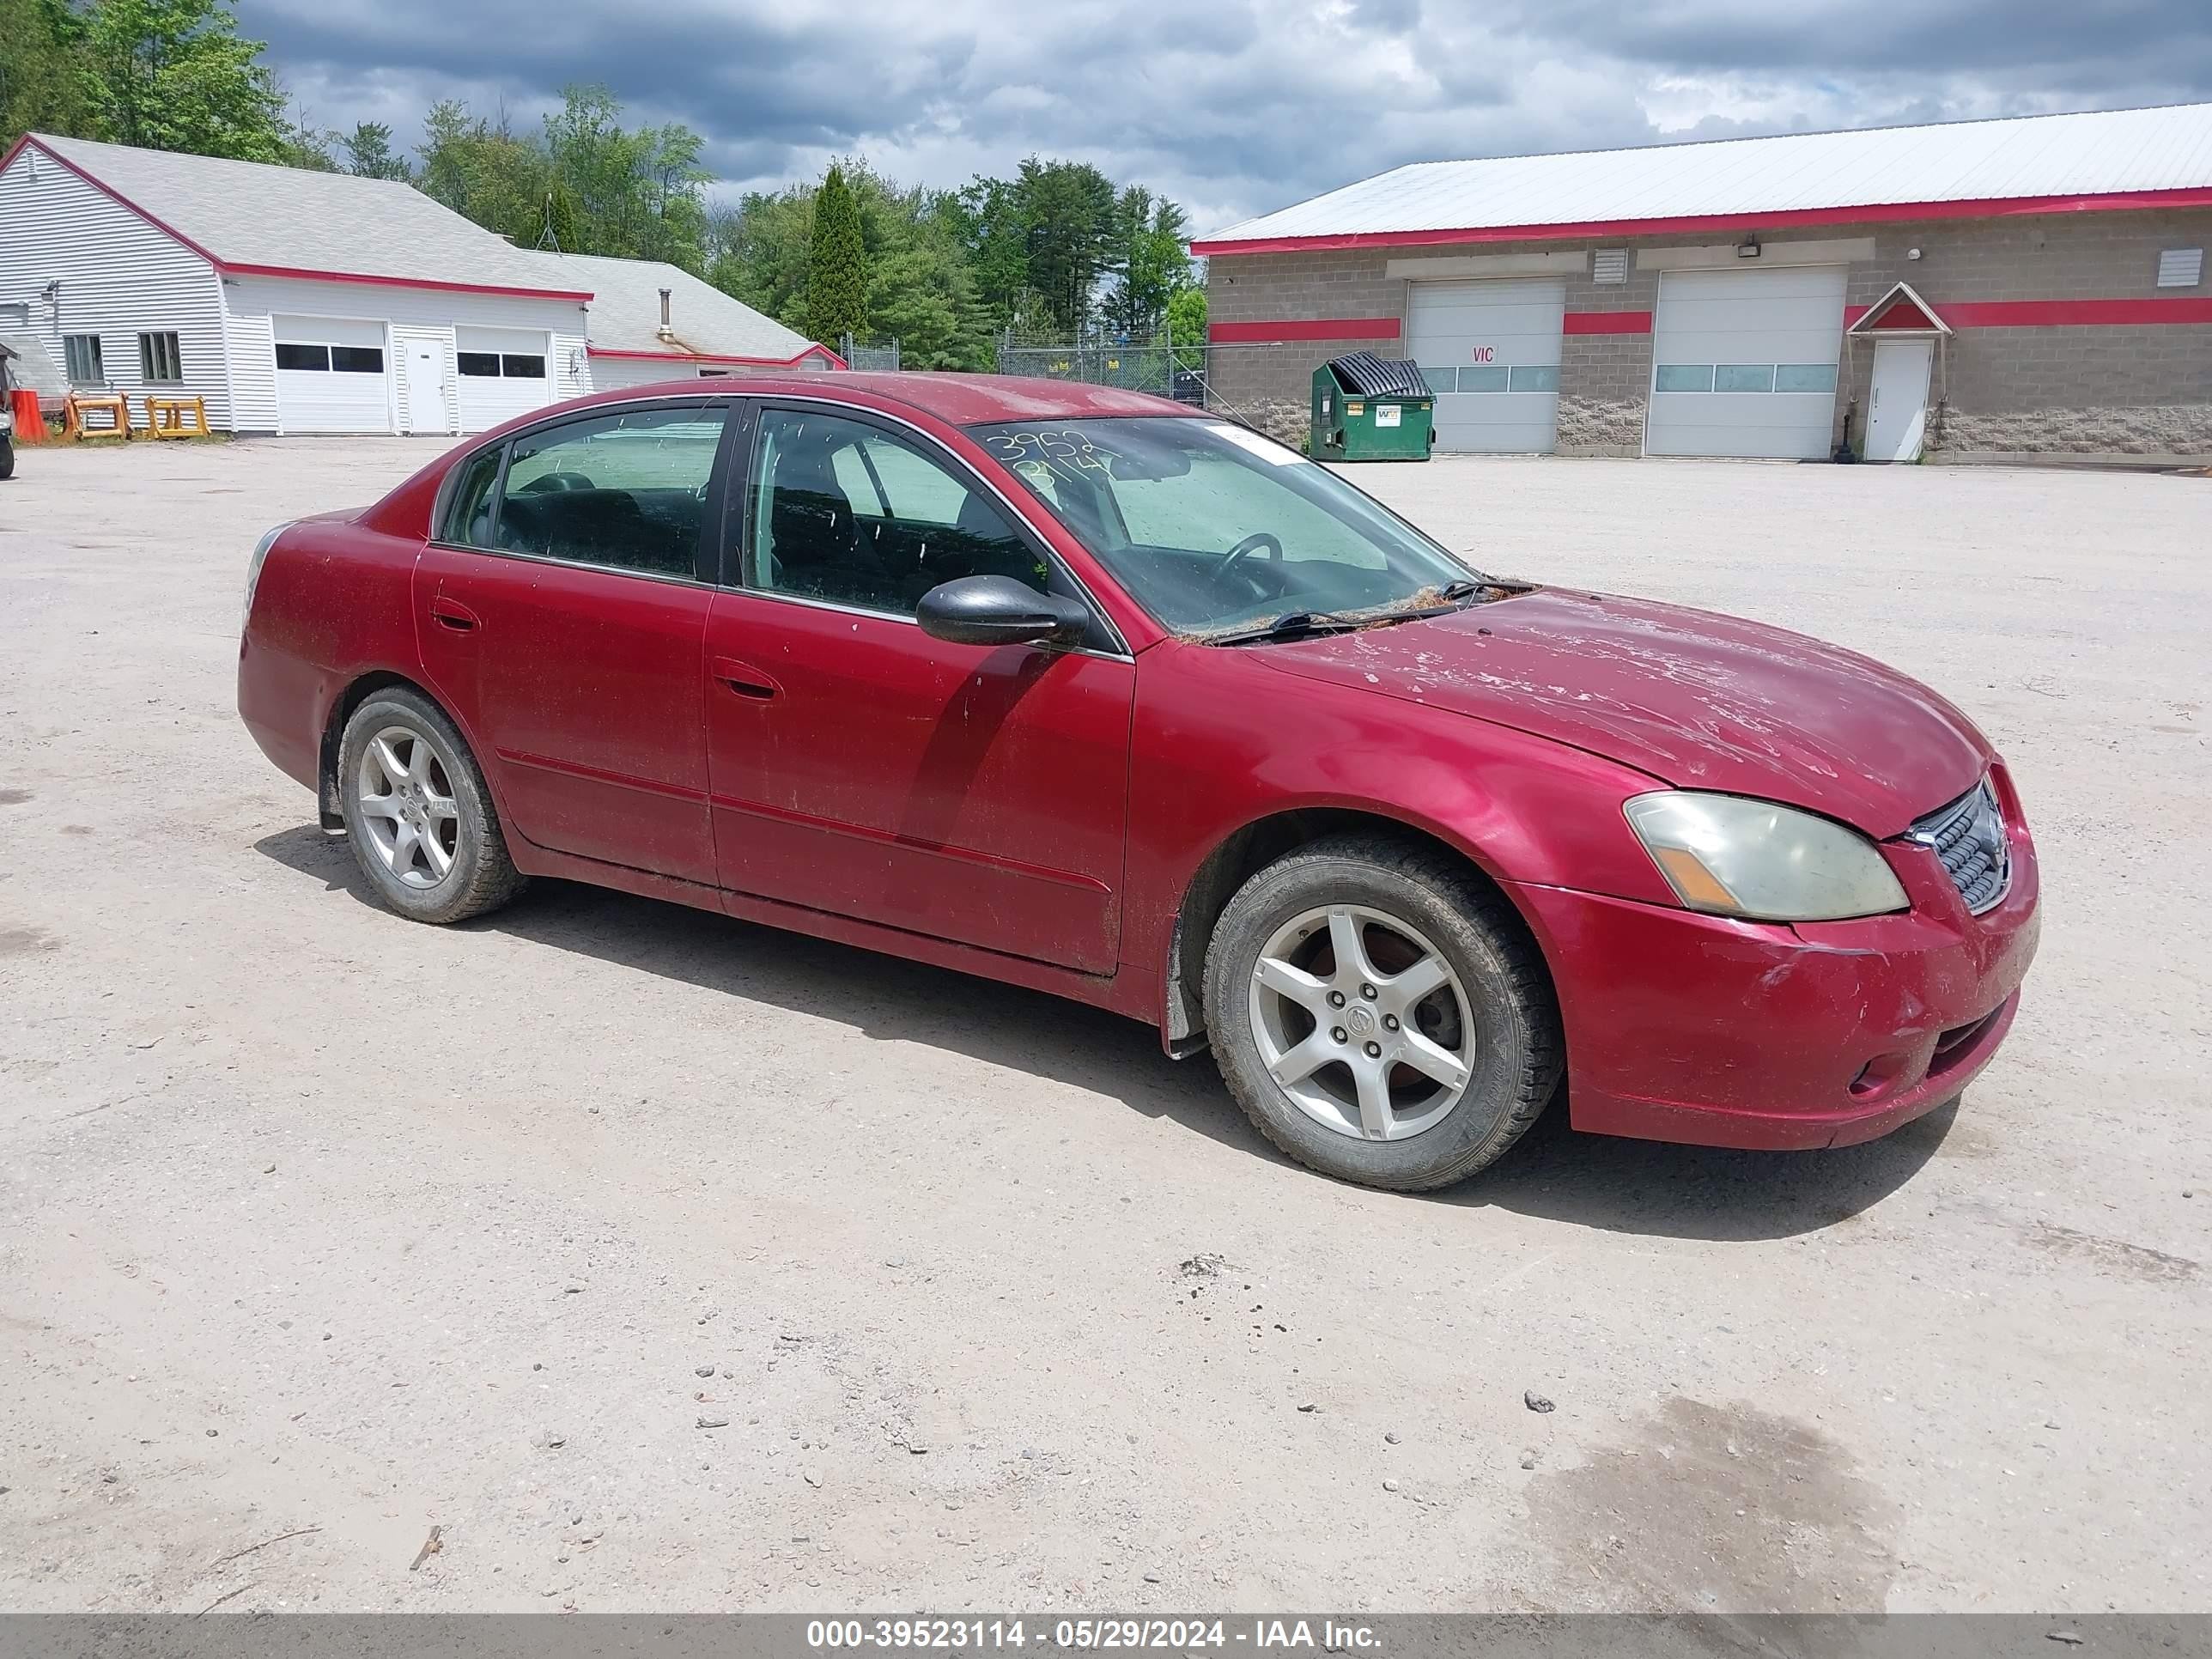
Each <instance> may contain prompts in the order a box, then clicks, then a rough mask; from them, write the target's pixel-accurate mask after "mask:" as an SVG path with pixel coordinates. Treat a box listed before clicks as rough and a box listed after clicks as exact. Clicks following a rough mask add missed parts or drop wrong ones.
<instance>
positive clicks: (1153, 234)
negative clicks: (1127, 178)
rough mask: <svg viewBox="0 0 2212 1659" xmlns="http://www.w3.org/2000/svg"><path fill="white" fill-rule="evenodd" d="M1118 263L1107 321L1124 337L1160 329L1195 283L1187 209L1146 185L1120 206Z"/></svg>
mask: <svg viewBox="0 0 2212 1659" xmlns="http://www.w3.org/2000/svg"><path fill="white" fill-rule="evenodd" d="M1114 219H1115V241H1116V244H1117V246H1115V248H1114V249H1113V251H1112V253H1111V255H1110V258H1111V259H1112V263H1113V267H1114V270H1115V275H1116V276H1118V277H1119V278H1120V281H1119V282H1118V283H1116V284H1115V288H1114V290H1113V292H1112V293H1111V294H1109V295H1108V296H1107V299H1106V304H1105V307H1104V309H1105V315H1106V319H1107V321H1108V322H1109V323H1110V324H1111V325H1113V326H1114V327H1115V328H1116V329H1119V330H1121V331H1122V332H1123V333H1126V334H1128V335H1131V336H1133V337H1142V336H1146V335H1150V334H1152V333H1155V332H1157V331H1158V329H1159V326H1160V324H1161V321H1162V319H1164V317H1165V315H1166V313H1167V308H1168V302H1169V301H1170V300H1172V299H1173V298H1174V297H1175V296H1176V294H1177V293H1179V292H1181V291H1182V289H1185V288H1188V286H1189V285H1190V250H1189V248H1188V246H1187V243H1188V240H1189V234H1190V228H1189V226H1188V223H1187V222H1186V221H1185V220H1184V218H1183V212H1182V209H1181V208H1179V207H1177V206H1176V204H1174V203H1173V202H1170V201H1169V200H1167V199H1166V198H1165V197H1156V196H1154V195H1153V194H1152V191H1149V190H1146V189H1145V188H1144V187H1143V186H1142V185H1130V186H1129V187H1128V188H1127V190H1124V191H1122V192H1121V199H1120V200H1119V201H1117V202H1116V203H1115V209H1114Z"/></svg>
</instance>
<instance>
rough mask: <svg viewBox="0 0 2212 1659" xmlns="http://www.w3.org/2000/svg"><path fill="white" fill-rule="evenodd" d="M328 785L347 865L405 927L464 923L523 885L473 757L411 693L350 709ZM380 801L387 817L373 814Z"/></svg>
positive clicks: (387, 694)
mask: <svg viewBox="0 0 2212 1659" xmlns="http://www.w3.org/2000/svg"><path fill="white" fill-rule="evenodd" d="M372 786H382V787H372ZM337 787H338V810H339V811H340V813H341V814H342V815H343V817H344V820H345V827H346V839H347V840H348V841H349V842H351V843H352V845H353V855H354V861H355V862H356V863H357V864H359V865H360V866H361V870H362V874H363V875H364V876H366V877H367V878H368V884H369V886H370V887H371V889H373V890H374V892H375V894H376V896H377V897H378V898H379V899H380V900H381V901H382V902H383V903H384V905H385V907H386V908H388V909H391V910H394V911H397V912H398V914H399V915H403V916H405V917H407V918H408V919H409V920H410V921H424V922H430V923H433V924H436V925H443V924H445V923H447V922H455V921H467V920H468V919H469V918H470V917H471V916H480V915H484V914H485V913H486V912H487V911H491V910H496V909H498V908H500V906H501V905H502V904H505V903H506V902H507V901H508V900H509V899H511V898H513V896H515V895H516V894H517V893H519V892H520V891H521V890H522V889H523V888H524V886H525V885H526V884H527V883H528V880H529V878H528V877H526V876H525V875H523V874H522V873H521V872H520V871H518V870H516V868H515V867H514V860H513V859H511V858H509V857H508V856H507V840H506V837H505V836H502V835H501V833H500V827H499V813H498V811H497V809H496V808H495V807H494V806H493V805H492V799H491V792H490V791H489V789H487V788H485V787H484V781H483V773H482V772H480V771H479V770H478V769H477V763H476V758H475V757H473V756H472V755H471V754H470V753H469V746H468V744H466V743H465V742H463V741H462V739H461V734H460V733H459V731H457V730H456V729H455V728H454V726H453V722H452V721H451V720H447V718H446V716H445V714H444V713H443V711H441V709H440V708H438V706H437V705H436V704H435V703H434V702H431V701H430V700H429V699H428V697H425V696H422V694H421V693H419V692H416V691H413V690H408V689H407V688H405V687H401V686H395V687H393V688H392V689H391V690H386V691H378V692H375V693H373V694H372V695H371V696H369V697H368V699H367V700H366V701H365V702H362V705H361V707H360V708H356V709H355V710H354V712H353V715H352V717H351V718H350V719H349V720H347V721H346V725H345V732H344V735H343V738H341V739H340V740H339V744H338V773H337ZM380 800H388V801H390V802H391V803H392V805H391V808H390V810H388V811H376V810H375V809H374V803H375V802H377V801H380ZM434 843H435V844H434Z"/></svg>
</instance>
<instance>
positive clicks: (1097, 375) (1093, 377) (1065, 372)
mask: <svg viewBox="0 0 2212 1659" xmlns="http://www.w3.org/2000/svg"><path fill="white" fill-rule="evenodd" d="M1205 362H1206V351H1205V348H1204V347H1202V346H1184V347H1182V348H1180V349H1178V348H1176V347H1174V346H1171V345H1170V344H1169V343H1168V342H1167V341H1166V340H1165V339H1163V338H1158V337H1155V338H1153V339H1150V340H1080V341H1077V342H1074V343H1070V344H1065V345H1036V344H1031V343H1022V344H1016V343H1015V342H1014V338H1013V337H1012V335H1011V334H1008V335H1005V336H1002V337H1000V341H999V373H1000V374H1029V375H1035V376H1037V377H1039V378H1041V379H1043V380H1081V381H1084V382H1085V383H1087V384H1089V385H1091V386H1123V387H1126V388H1127V389H1128V390H1129V391H1131V392H1151V393H1152V395H1153V396H1155V397H1158V398H1176V399H1177V400H1178V401H1180V402H1182V403H1187V404H1202V403H1204V402H1205V401H1206V387H1205V378H1206V377H1205Z"/></svg>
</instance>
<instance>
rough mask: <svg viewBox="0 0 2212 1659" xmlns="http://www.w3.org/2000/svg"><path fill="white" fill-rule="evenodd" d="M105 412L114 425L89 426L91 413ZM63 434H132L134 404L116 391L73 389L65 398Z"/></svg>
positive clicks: (97, 435)
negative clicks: (88, 419)
mask: <svg viewBox="0 0 2212 1659" xmlns="http://www.w3.org/2000/svg"><path fill="white" fill-rule="evenodd" d="M101 412H105V413H106V416H107V417H108V418H109V419H110V420H111V421H112V422H114V424H113V425H112V426H90V427H88V426H87V425H86V424H85V423H84V417H85V416H87V415H92V414H99V413H101ZM62 435H63V436H64V437H65V438H122V439H125V440H126V441H127V440H128V439H129V438H130V436H131V405H130V404H128V403H127V402H125V400H124V398H123V395H122V394H121V393H120V392H70V394H69V396H68V397H66V398H63V399H62Z"/></svg>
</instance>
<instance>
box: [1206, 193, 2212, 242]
mask: <svg viewBox="0 0 2212 1659" xmlns="http://www.w3.org/2000/svg"><path fill="white" fill-rule="evenodd" d="M2184 207H2212V186H2203V187H2191V188H2189V189H2185V190H2133V191H2115V192H2112V193H2111V194H2109V195H2103V196H2020V197H2010V198H2008V199H2001V200H1986V199H1984V200H1978V201H1971V202H1881V203H1874V204H1868V205H1865V206H1861V207H1832V208H1790V209H1786V210H1782V211H1778V212H1773V213H1759V212H1754V211H1746V212H1742V213H1696V214H1686V215H1680V216H1675V217H1673V218H1666V219H1586V220H1582V221H1578V222H1574V223H1568V224H1556V225H1468V226H1464V227H1462V228H1457V229H1450V230H1370V231H1357V232H1352V233H1348V234H1340V235H1331V236H1270V237H1267V238H1265V239H1263V240H1258V241H1249V242H1219V241H1216V242H1193V243H1192V244H1191V245H1190V251H1191V252H1193V253H1194V254H1198V255H1200V256H1201V257H1203V258H1210V259H1218V258H1231V257H1234V256H1235V255H1237V254H1242V253H1293V252H1313V251H1318V250H1322V249H1328V248H1361V247H1438V246H1449V245H1453V244H1457V243H1464V242H1553V241H1563V240H1567V239H1568V238H1571V237H1577V236H1654V235H1667V234H1671V233H1674V232H1676V231H1723V230H1724V231H1727V232H1729V233H1730V234H1737V233H1741V232H1742V231H1744V230H1747V229H1749V230H1762V231H1764V230H1769V229H1772V228H1777V227H1779V226H1784V225H1875V224H1889V223H1895V222H1899V221H1902V220H1919V219H2003V218H2010V217H2012V216H2015V215H2021V214H2044V213H2121V212H2129V211H2133V210H2141V209H2145V208H2184Z"/></svg>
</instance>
